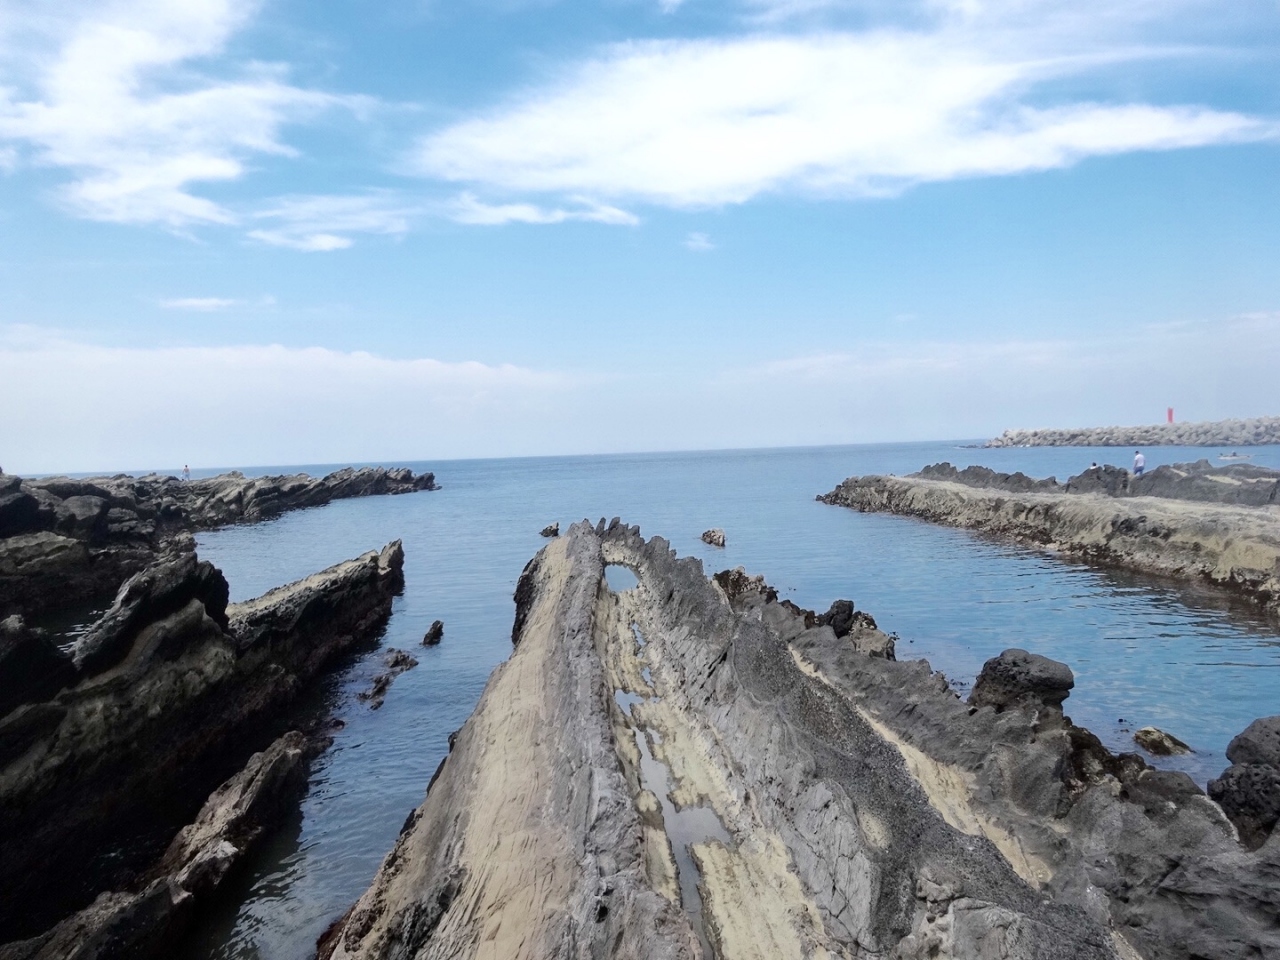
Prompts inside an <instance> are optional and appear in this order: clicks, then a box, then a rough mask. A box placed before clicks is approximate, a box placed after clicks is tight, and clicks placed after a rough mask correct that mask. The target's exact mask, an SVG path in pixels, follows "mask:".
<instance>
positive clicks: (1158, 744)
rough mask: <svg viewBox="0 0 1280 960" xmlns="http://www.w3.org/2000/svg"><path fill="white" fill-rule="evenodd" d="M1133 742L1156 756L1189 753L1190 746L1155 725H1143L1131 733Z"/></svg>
mask: <svg viewBox="0 0 1280 960" xmlns="http://www.w3.org/2000/svg"><path fill="white" fill-rule="evenodd" d="M1133 742H1134V743H1136V744H1137V745H1138V746H1140V747H1141V748H1142V749H1143V750H1145V751H1147V753H1149V754H1151V755H1152V756H1156V757H1171V756H1176V755H1178V754H1183V753H1190V752H1191V748H1190V747H1189V746H1187V745H1186V744H1185V743H1183V742H1182V741H1181V740H1179V739H1178V738H1177V737H1175V736H1174V735H1173V734H1171V733H1165V732H1164V731H1163V730H1160V729H1158V728H1156V727H1143V728H1142V729H1141V730H1138V731H1136V732H1135V733H1134V735H1133Z"/></svg>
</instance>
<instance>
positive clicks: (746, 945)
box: [322, 521, 1280, 960]
mask: <svg viewBox="0 0 1280 960" xmlns="http://www.w3.org/2000/svg"><path fill="white" fill-rule="evenodd" d="M607 564H623V565H625V566H627V567H629V568H630V569H631V570H633V571H634V572H635V574H636V577H637V579H638V586H636V587H635V588H633V589H630V590H626V591H623V592H621V593H615V592H614V591H612V590H611V589H610V588H609V586H608V582H607V580H606V579H605V577H604V568H605V566H606V565H607ZM757 586H758V589H757ZM806 613H811V612H807V611H799V610H798V609H792V608H789V607H788V606H786V605H784V604H783V603H779V602H777V599H776V593H774V592H773V591H772V590H770V589H769V588H768V587H767V586H766V585H764V584H759V583H758V582H755V581H754V578H751V577H748V576H746V575H745V573H739V574H738V575H734V573H733V572H728V573H727V574H725V575H718V576H717V578H716V579H715V580H714V581H709V580H707V579H706V578H704V577H703V575H702V568H701V565H700V564H699V563H698V562H697V561H696V560H687V559H686V560H679V559H677V558H676V557H675V555H674V553H673V552H672V551H671V550H670V548H669V546H668V544H667V543H666V542H665V541H663V540H661V539H660V538H653V539H652V540H649V541H645V540H643V539H642V538H641V537H640V536H639V532H638V530H636V529H635V528H633V527H627V526H625V525H624V524H621V523H619V522H617V521H614V523H613V524H611V525H608V526H606V525H605V523H604V522H603V521H601V523H600V524H598V525H596V526H594V527H593V526H591V525H590V524H587V523H582V524H575V525H574V526H573V527H572V528H571V529H570V530H569V532H568V534H567V536H565V537H563V538H561V539H559V540H557V541H555V542H554V543H552V544H550V545H548V546H547V547H546V548H545V549H544V550H542V551H541V552H540V553H539V555H538V556H537V557H536V558H535V560H534V561H531V563H530V564H529V565H528V567H526V569H525V572H524V574H523V575H522V576H521V578H520V589H519V592H518V594H517V628H516V632H515V636H514V637H513V639H514V640H515V642H516V647H515V651H514V653H513V655H512V657H511V659H510V660H509V661H508V662H507V663H506V664H503V665H502V666H500V667H499V668H498V669H497V670H496V671H495V672H494V674H493V676H492V677H491V679H490V682H489V685H488V686H487V687H486V690H485V692H484V694H483V696H482V697H481V700H480V703H479V704H478V706H477V708H476V711H475V713H474V714H473V715H472V717H471V718H470V719H469V720H468V721H467V723H466V724H465V725H464V726H463V728H462V729H461V730H460V731H459V732H458V734H457V735H456V737H455V738H454V740H453V741H452V750H451V753H450V754H449V756H448V757H447V758H446V759H445V761H444V762H443V763H442V764H441V767H440V769H439V770H438V771H437V774H436V776H435V778H434V779H433V781H432V784H431V786H430V787H429V789H428V794H427V797H426V801H425V802H424V804H423V805H422V806H421V807H420V808H419V809H418V810H417V811H415V812H414V813H413V814H412V815H411V816H410V818H409V819H408V821H407V822H406V823H405V826H404V830H403V831H402V833H401V836H400V838H399V840H398V841H397V843H396V846H395V848H394V850H393V851H392V852H391V853H390V854H389V856H388V857H387V859H386V860H385V861H384V863H383V865H382V868H381V869H380V870H379V872H378V874H377V876H376V877H375V879H374V882H373V885H372V886H371V887H370V889H369V890H368V892H367V893H366V894H365V895H364V896H363V897H362V898H361V899H360V900H359V902H358V903H357V904H356V905H355V906H354V907H353V908H352V910H351V911H350V912H349V913H348V914H347V915H346V916H345V917H343V918H342V919H341V920H340V921H339V922H338V923H337V924H336V925H335V926H334V928H333V929H332V930H331V931H330V933H329V935H327V936H326V938H325V939H324V941H323V945H322V955H323V956H326V957H333V958H354V957H359V958H410V957H413V958H422V960H429V958H437V957H439V958H443V957H449V958H466V957H479V956H502V957H504V958H512V960H520V958H534V957H538V958H541V957H550V956H557V957H595V958H606V957H616V958H649V957H658V958H695V957H699V956H702V957H708V956H711V955H713V954H714V955H715V956H717V957H720V958H722V960H728V958H733V960H743V958H760V960H764V958H771V960H772V958H800V957H812V956H884V957H894V958H898V960H914V958H925V957H939V958H946V957H953V958H961V957H963V958H987V957H990V958H996V957H1000V958H1014V960H1017V958H1031V957H1036V958H1057V957H1063V958H1065V957H1075V958H1084V957H1089V958H1093V957H1098V958H1102V957H1108V958H1113V957H1125V958H1130V957H1133V956H1135V955H1140V956H1143V957H1148V958H1157V957H1168V958H1178V960H1182V958H1188V960H1189V958H1190V957H1204V958H1212V960H1218V958H1224V960H1225V958H1237V957H1238V958H1244V957H1256V956H1267V955H1270V954H1271V953H1273V952H1275V951H1276V950H1277V949H1280V929H1277V927H1276V925H1275V924H1274V918H1275V916H1276V910H1277V907H1278V906H1280V886H1278V885H1277V884H1276V879H1277V877H1280V842H1276V841H1274V838H1273V842H1269V843H1268V844H1266V845H1264V846H1263V847H1262V848H1261V849H1259V850H1258V851H1257V852H1249V851H1247V850H1245V849H1243V848H1242V847H1241V845H1240V844H1239V843H1238V842H1237V839H1236V835H1235V832H1234V829H1233V828H1232V826H1231V824H1230V823H1229V822H1228V821H1227V820H1226V818H1225V817H1224V816H1223V814H1222V811H1221V810H1220V809H1219V808H1218V807H1217V806H1215V805H1214V804H1213V803H1211V802H1210V801H1209V800H1208V799H1207V798H1206V797H1205V796H1204V795H1203V794H1202V793H1201V792H1200V791H1199V789H1198V788H1197V787H1196V786H1195V784H1194V783H1193V782H1191V781H1190V779H1189V778H1187V777H1185V776H1183V775H1181V774H1167V773H1162V772H1160V771H1154V770H1151V769H1150V768H1149V767H1147V765H1146V764H1145V763H1144V762H1143V761H1142V760H1141V759H1140V758H1138V757H1137V756H1134V755H1122V756H1119V757H1117V756H1113V755H1112V754H1110V753H1109V752H1108V751H1106V749H1105V748H1104V747H1103V746H1102V745H1101V744H1100V743H1099V742H1098V741H1097V738H1096V737H1093V736H1092V735H1091V734H1089V733H1088V731H1084V730H1081V729H1080V728H1077V727H1075V726H1074V725H1073V724H1071V722H1070V720H1069V719H1068V718H1066V717H1065V716H1064V715H1063V713H1062V711H1061V709H1060V704H1061V699H1060V697H1059V695H1062V696H1065V692H1064V691H1063V687H1064V686H1066V685H1067V684H1066V683H1065V682H1064V678H1063V677H1062V676H1059V674H1060V673H1061V672H1062V671H1061V670H1059V669H1057V668H1054V669H1039V668H1038V667H1037V669H1034V670H1033V669H1031V668H1030V667H1028V668H1026V669H1024V670H1022V671H1021V672H1020V673H1017V676H1019V677H1022V679H1023V681H1025V682H1023V683H1022V684H1021V686H1020V687H1018V689H1017V690H1015V689H1014V688H1015V687H1017V682H1016V681H1017V678H1016V677H1015V678H1014V679H1006V680H1005V681H1004V684H1005V687H1006V688H1007V689H1008V691H1009V696H1007V697H1006V698H1005V706H1004V707H1003V709H1001V710H996V709H994V708H993V707H990V706H979V705H976V704H975V705H970V704H966V703H963V702H962V701H960V700H959V698H958V697H957V696H956V695H955V694H954V692H953V691H952V690H951V688H950V686H949V684H948V683H947V681H946V680H945V678H943V677H941V676H940V675H938V674H935V673H933V672H932V671H931V670H930V668H929V666H928V664H927V663H924V662H921V661H915V662H896V661H893V660H889V659H884V658H877V657H870V656H867V655H865V654H863V653H860V652H859V651H858V650H857V649H856V648H855V647H854V645H853V644H851V643H850V642H849V635H846V636H843V637H841V636H837V634H836V630H835V629H834V628H833V626H832V625H831V623H826V624H818V623H816V622H811V619H810V617H808V616H806ZM1007 659H1017V658H1016V657H1011V658H1007ZM1040 666H1043V665H1040ZM1058 666H1059V667H1061V665H1058ZM1062 669H1065V667H1064V668H1062ZM1015 673H1016V671H1015ZM1067 673H1068V674H1069V671H1067ZM1051 701H1056V703H1057V704H1058V705H1057V706H1055V705H1053V703H1052V702H1051Z"/></svg>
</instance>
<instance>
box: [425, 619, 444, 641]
mask: <svg viewBox="0 0 1280 960" xmlns="http://www.w3.org/2000/svg"><path fill="white" fill-rule="evenodd" d="M443 639H444V621H443V620H432V621H431V626H429V627H427V632H426V633H425V634H423V636H422V645H423V646H424V647H434V646H435V645H436V644H438V643H439V642H440V641H441V640H443Z"/></svg>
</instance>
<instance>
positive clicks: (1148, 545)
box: [818, 476, 1280, 614]
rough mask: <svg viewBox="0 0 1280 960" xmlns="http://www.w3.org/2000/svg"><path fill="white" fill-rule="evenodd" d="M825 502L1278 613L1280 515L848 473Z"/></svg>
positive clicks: (823, 498)
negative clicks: (1219, 592) (1191, 585)
mask: <svg viewBox="0 0 1280 960" xmlns="http://www.w3.org/2000/svg"><path fill="white" fill-rule="evenodd" d="M818 499H819V500H821V501H822V502H824V503H829V504H833V505H837V506H844V507H850V508H852V509H855V510H859V511H862V512H883V513H895V514H899V515H901V516H907V517H914V518H917V519H920V520H927V521H929V522H931V523H939V524H944V525H946V526H953V527H965V528H967V529H971V530H977V531H980V532H982V533H987V534H993V535H997V536H1001V537H1005V538H1008V539H1012V540H1016V541H1019V542H1022V543H1027V544H1033V545H1037V546H1045V547H1049V548H1051V549H1054V550H1057V551H1060V552H1061V553H1062V554H1064V555H1067V556H1071V557H1076V558H1079V559H1082V560H1087V561H1090V562H1094V563H1099V564H1103V565H1110V566H1117V567H1124V568H1127V569H1131V570H1137V571H1140V572H1143V573H1151V574H1157V575H1161V576H1168V577H1173V578H1176V579H1182V580H1188V581H1197V582H1208V583H1211V584H1215V585H1217V586H1220V587H1223V588H1225V589H1227V590H1230V591H1232V592H1235V593H1237V594H1240V595H1242V596H1244V597H1247V598H1248V599H1250V600H1253V601H1255V602H1256V603H1258V604H1259V605H1261V606H1262V607H1264V608H1265V609H1267V610H1269V611H1271V612H1272V613H1273V614H1280V513H1277V512H1276V511H1275V510H1274V509H1272V508H1270V507H1266V508H1258V507H1247V506H1236V505H1229V504H1219V503H1201V502H1195V501H1191V500H1177V499H1169V498H1163V497H1152V496H1142V497H1109V496H1084V495H1077V494H1074V493H1068V492H1041V491H1031V492H1025V493H1015V492H1010V491H1008V490H1004V489H1000V488H980V487H973V486H969V485H967V484H964V483H957V482H953V481H950V480H932V479H927V478H925V477H880V476H870V477H851V478H850V479H848V480H846V481H844V482H843V483H842V484H840V486H838V487H836V489H835V490H833V491H831V492H830V493H828V494H824V495H823V496H820V497H819V498H818Z"/></svg>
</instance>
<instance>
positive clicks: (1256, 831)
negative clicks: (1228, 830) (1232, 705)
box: [1209, 716, 1280, 848]
mask: <svg viewBox="0 0 1280 960" xmlns="http://www.w3.org/2000/svg"><path fill="white" fill-rule="evenodd" d="M1227 759H1228V760H1230V761H1231V766H1230V767H1228V768H1227V769H1226V770H1224V771H1223V773H1222V776H1221V777H1219V778H1218V779H1217V780H1210V781H1209V796H1211V797H1213V799H1214V800H1217V801H1218V803H1220V804H1221V805H1222V809H1223V810H1225V811H1226V812H1227V816H1229V817H1230V818H1231V822H1232V823H1234V824H1235V825H1236V828H1237V829H1238V830H1239V831H1240V839H1241V840H1242V841H1243V842H1244V843H1245V844H1247V845H1248V846H1249V847H1251V848H1254V847H1258V846H1261V845H1262V844H1264V843H1267V838H1268V837H1271V839H1272V841H1274V840H1275V837H1274V836H1273V835H1274V834H1276V833H1280V830H1277V829H1276V823H1277V821H1280V716H1276V717H1263V718H1261V719H1259V720H1255V721H1253V723H1251V724H1249V726H1248V727H1246V728H1245V730H1244V732H1243V733H1241V734H1239V735H1238V736H1236V738H1235V739H1234V740H1232V741H1231V743H1229V744H1228V745H1227Z"/></svg>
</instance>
